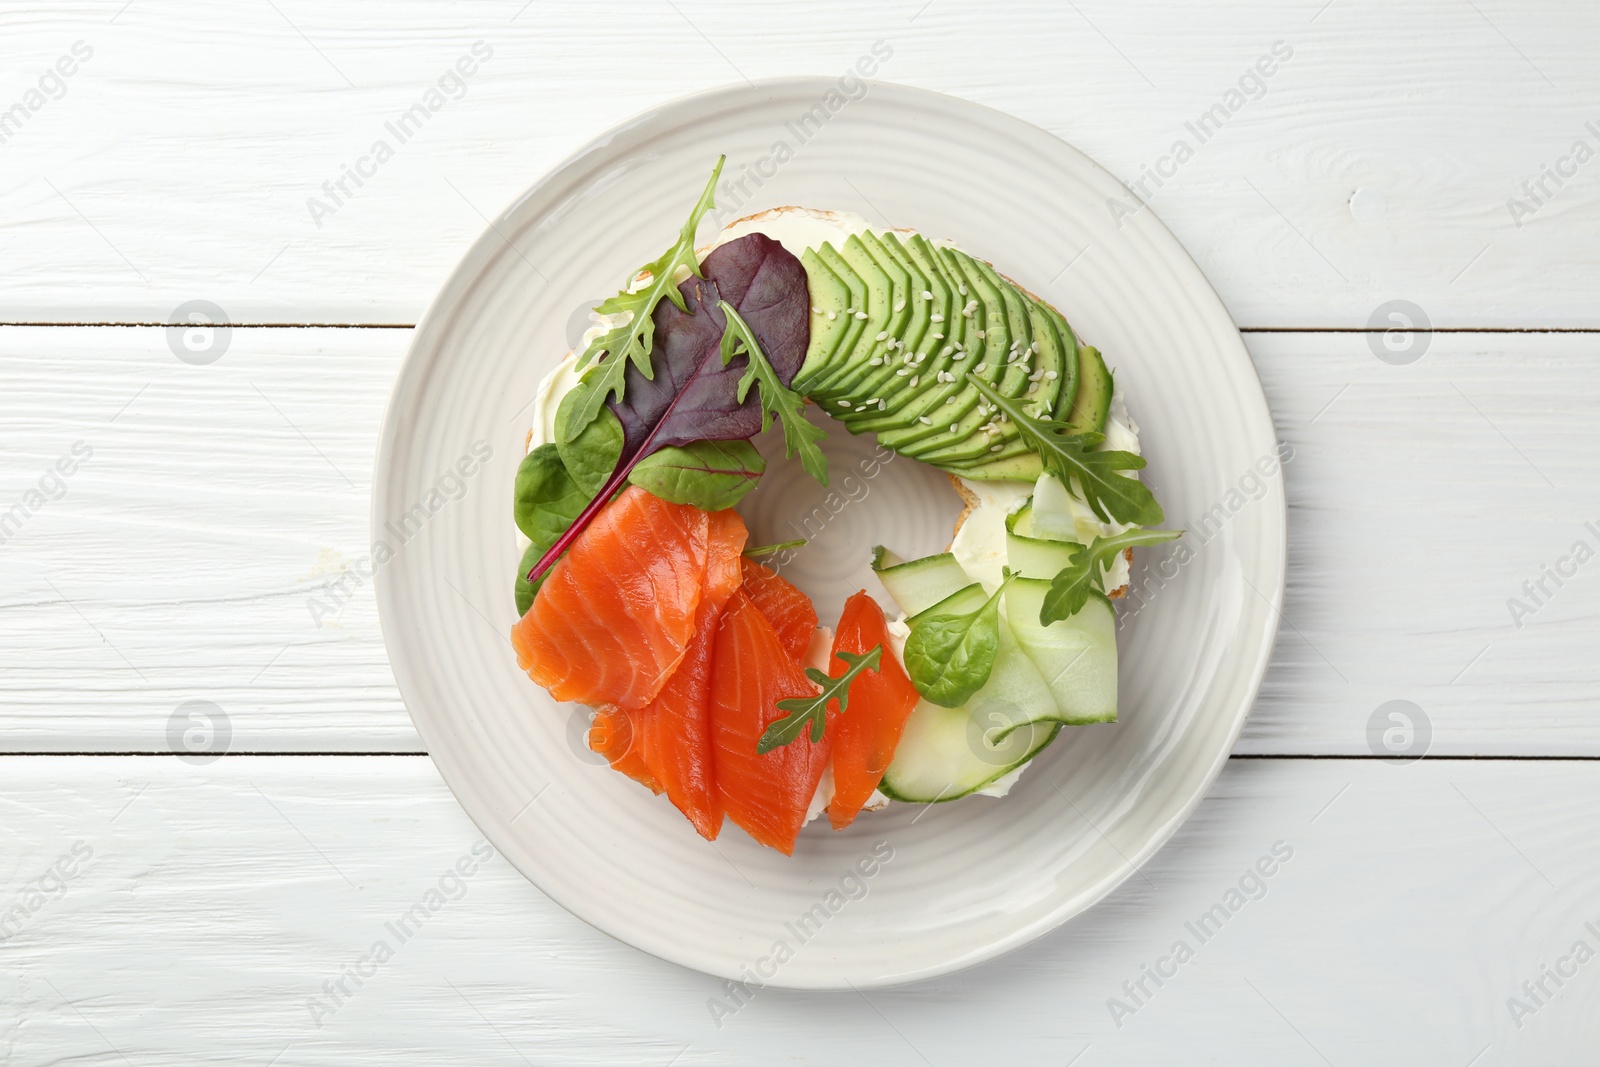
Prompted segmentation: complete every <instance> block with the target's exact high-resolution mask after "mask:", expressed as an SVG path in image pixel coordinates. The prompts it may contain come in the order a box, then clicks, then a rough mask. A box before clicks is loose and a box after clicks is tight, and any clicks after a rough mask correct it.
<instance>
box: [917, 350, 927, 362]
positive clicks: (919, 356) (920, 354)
mask: <svg viewBox="0 0 1600 1067" xmlns="http://www.w3.org/2000/svg"><path fill="white" fill-rule="evenodd" d="M927 358H928V353H926V352H918V353H917V362H918V363H921V362H922V361H923V360H925V359H927Z"/></svg>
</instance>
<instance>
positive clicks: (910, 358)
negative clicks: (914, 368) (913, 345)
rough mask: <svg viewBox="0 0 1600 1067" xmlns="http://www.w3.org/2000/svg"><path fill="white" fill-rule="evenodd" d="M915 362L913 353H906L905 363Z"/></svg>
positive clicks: (915, 355) (915, 358) (915, 356)
mask: <svg viewBox="0 0 1600 1067" xmlns="http://www.w3.org/2000/svg"><path fill="white" fill-rule="evenodd" d="M916 361H917V354H916V353H915V352H907V353H906V362H907V363H915V362H916Z"/></svg>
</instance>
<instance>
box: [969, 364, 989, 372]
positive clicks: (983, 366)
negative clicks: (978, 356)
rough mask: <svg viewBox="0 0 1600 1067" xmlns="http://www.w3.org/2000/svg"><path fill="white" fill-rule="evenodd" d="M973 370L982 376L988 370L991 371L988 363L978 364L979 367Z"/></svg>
mask: <svg viewBox="0 0 1600 1067" xmlns="http://www.w3.org/2000/svg"><path fill="white" fill-rule="evenodd" d="M972 369H973V370H974V371H976V372H977V373H978V374H982V373H983V372H984V371H986V370H988V369H989V364H987V363H980V364H978V365H977V366H976V367H973V368H972Z"/></svg>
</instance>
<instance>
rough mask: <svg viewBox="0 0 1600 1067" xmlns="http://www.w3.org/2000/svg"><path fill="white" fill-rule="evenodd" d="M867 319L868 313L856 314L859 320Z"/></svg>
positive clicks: (860, 312) (859, 312)
mask: <svg viewBox="0 0 1600 1067" xmlns="http://www.w3.org/2000/svg"><path fill="white" fill-rule="evenodd" d="M866 317H867V313H866V312H865V311H858V312H856V318H858V319H864V318H866Z"/></svg>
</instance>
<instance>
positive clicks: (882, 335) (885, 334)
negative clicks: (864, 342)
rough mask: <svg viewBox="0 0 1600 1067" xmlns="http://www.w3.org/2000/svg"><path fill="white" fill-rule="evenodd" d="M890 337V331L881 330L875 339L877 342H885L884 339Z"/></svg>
mask: <svg viewBox="0 0 1600 1067" xmlns="http://www.w3.org/2000/svg"><path fill="white" fill-rule="evenodd" d="M888 336H889V331H888V330H879V331H878V336H877V337H876V338H875V340H879V341H881V340H883V339H884V338H886V337H888Z"/></svg>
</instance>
